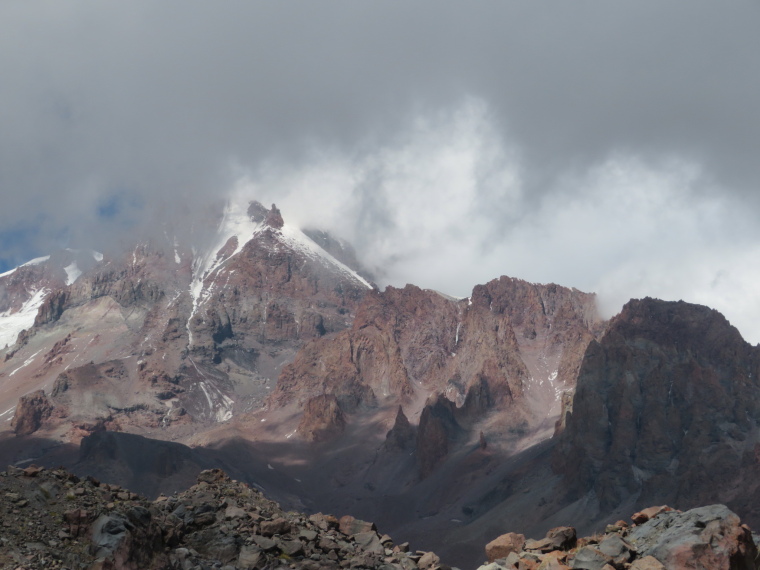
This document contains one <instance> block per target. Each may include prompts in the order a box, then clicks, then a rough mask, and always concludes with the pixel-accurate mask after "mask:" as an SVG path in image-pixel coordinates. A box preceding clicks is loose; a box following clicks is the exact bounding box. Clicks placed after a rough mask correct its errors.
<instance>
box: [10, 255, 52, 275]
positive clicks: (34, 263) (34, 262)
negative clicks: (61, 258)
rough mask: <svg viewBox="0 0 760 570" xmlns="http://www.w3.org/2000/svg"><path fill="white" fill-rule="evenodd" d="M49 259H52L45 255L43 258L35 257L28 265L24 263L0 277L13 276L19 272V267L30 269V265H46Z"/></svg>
mask: <svg viewBox="0 0 760 570" xmlns="http://www.w3.org/2000/svg"><path fill="white" fill-rule="evenodd" d="M48 259H50V256H49V255H45V256H43V257H35V258H34V259H30V260H29V261H27V262H26V263H22V264H21V265H19V266H18V267H14V268H13V269H11V270H9V271H6V272H5V273H0V277H7V276H8V275H12V274H13V273H15V272H16V271H17V270H18V268H19V267H29V266H30V265H39V264H40V263H45V262H46V261H47V260H48Z"/></svg>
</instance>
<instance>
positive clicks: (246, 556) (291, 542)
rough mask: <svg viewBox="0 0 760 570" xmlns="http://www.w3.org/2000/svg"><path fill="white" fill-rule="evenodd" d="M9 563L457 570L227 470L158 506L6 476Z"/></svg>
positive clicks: (52, 474)
mask: <svg viewBox="0 0 760 570" xmlns="http://www.w3.org/2000/svg"><path fill="white" fill-rule="evenodd" d="M0 513H1V515H0V519H1V520H2V527H0V567H2V568H24V569H31V568H69V569H73V568H90V569H93V570H94V569H98V570H105V569H129V570H138V569H140V570H142V569H182V570H190V569H193V570H195V569H201V568H204V569H205V568H223V569H225V570H234V569H259V570H261V569H264V568H267V569H275V568H304V569H310V570H319V569H325V570H326V569H334V568H367V569H373V568H377V569H383V570H416V569H418V568H419V569H423V570H436V569H446V568H449V567H448V566H445V565H443V564H441V563H440V560H439V558H438V557H437V556H436V555H435V554H434V553H432V552H417V553H414V554H413V553H410V552H408V545H406V544H401V545H394V543H393V541H392V540H391V538H390V537H388V536H387V535H380V534H378V533H377V531H376V529H375V526H374V525H373V524H372V523H367V522H364V521H360V520H356V519H354V518H353V517H343V518H342V519H341V520H340V521H339V520H338V519H337V518H335V517H333V516H330V515H323V514H315V515H311V516H306V515H303V514H299V513H293V512H287V513H286V512H284V511H282V510H281V509H280V507H279V505H278V504H277V503H275V502H273V501H270V500H268V499H266V498H265V497H264V496H263V495H262V494H261V493H260V492H258V491H257V490H255V489H252V488H251V487H249V486H248V485H246V484H244V483H239V482H237V481H233V480H231V479H230V478H229V477H227V476H226V475H225V474H224V473H223V472H222V471H220V470H218V469H214V470H208V471H203V472H201V474H200V475H199V476H198V483H197V484H196V485H194V486H193V487H191V488H190V489H188V490H187V491H184V492H182V493H179V494H175V495H173V496H171V497H165V496H161V497H159V498H158V499H157V500H155V501H153V502H150V501H148V500H146V499H144V498H142V497H140V496H138V495H136V494H134V493H131V492H129V491H126V490H124V489H122V488H120V487H118V486H115V485H108V484H105V483H99V482H98V481H97V480H95V479H93V478H87V479H85V480H81V479H79V478H78V477H76V476H75V475H72V474H71V473H68V472H66V471H64V470H62V469H58V470H45V469H42V468H39V467H34V466H32V467H28V468H26V469H23V470H22V469H18V468H13V467H9V470H8V471H5V472H2V473H0Z"/></svg>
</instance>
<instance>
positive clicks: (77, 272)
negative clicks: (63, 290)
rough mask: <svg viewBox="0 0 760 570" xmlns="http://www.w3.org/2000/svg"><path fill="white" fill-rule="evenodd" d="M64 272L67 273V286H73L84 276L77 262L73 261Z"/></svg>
mask: <svg viewBox="0 0 760 570" xmlns="http://www.w3.org/2000/svg"><path fill="white" fill-rule="evenodd" d="M63 270H64V271H65V272H66V285H73V284H74V282H76V280H77V279H79V277H80V276H81V275H82V270H81V269H79V266H78V265H77V262H76V261H72V262H71V263H70V264H69V265H67V266H66V267H64V268H63Z"/></svg>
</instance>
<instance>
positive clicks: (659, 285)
mask: <svg viewBox="0 0 760 570" xmlns="http://www.w3.org/2000/svg"><path fill="white" fill-rule="evenodd" d="M524 174H526V173H525V172H524V167H523V166H522V165H521V163H520V160H519V152H518V151H517V150H516V148H515V146H514V145H513V144H511V143H510V142H509V141H506V140H504V138H503V137H501V136H500V135H499V134H498V133H497V131H496V130H495V129H493V128H492V126H491V125H490V123H489V112H488V108H487V106H486V105H485V104H484V103H483V102H482V101H479V100H476V99H468V100H467V101H466V102H465V103H463V104H462V106H460V107H458V108H456V109H453V110H451V111H450V112H449V113H436V114H434V115H428V116H422V117H420V118H418V119H417V120H415V121H414V122H413V124H412V125H411V126H410V127H409V129H408V130H407V131H406V132H405V133H403V135H402V136H400V137H398V138H397V139H396V140H395V141H393V143H392V144H387V145H385V146H383V147H380V148H375V149H373V150H370V151H366V152H357V153H356V154H355V155H353V156H349V155H347V154H341V153H340V152H338V151H329V150H324V149H322V150H320V151H319V152H316V151H315V152H313V153H312V154H311V157H310V159H309V160H308V161H307V162H306V163H304V164H284V163H279V164H277V165H276V166H275V165H274V164H272V163H270V164H269V165H268V166H266V167H263V168H261V169H259V170H258V171H256V172H249V173H247V174H246V175H245V176H243V177H242V178H241V180H240V182H239V183H238V185H237V190H236V191H237V192H240V193H243V194H246V195H249V196H251V197H254V196H255V197H258V198H259V199H264V200H271V201H276V202H277V203H278V205H279V206H280V207H281V208H282V210H283V212H284V214H285V216H286V218H288V219H291V220H296V221H297V222H298V223H300V224H302V225H316V226H321V227H328V228H331V229H333V231H335V232H336V233H338V234H340V235H342V236H343V237H346V238H348V239H350V240H351V241H352V242H353V243H355V244H356V245H357V248H358V250H359V254H360V257H361V258H362V259H363V260H364V262H365V263H367V264H368V265H369V266H371V267H373V268H375V269H378V268H379V269H381V270H382V271H383V273H382V274H381V282H382V284H392V285H395V286H403V285H404V284H405V283H407V282H409V283H415V284H417V285H420V286H422V287H429V288H434V289H438V290H441V291H444V292H446V293H450V294H454V295H459V296H465V295H468V294H469V292H470V290H471V288H472V287H473V286H474V285H475V284H477V283H483V282H486V281H488V280H490V279H493V278H495V277H497V276H499V275H502V274H505V275H510V276H513V277H519V278H523V279H527V280H529V281H534V282H555V283H558V284H561V285H566V286H575V287H578V288H580V289H583V290H587V291H596V292H598V293H599V297H600V306H601V308H602V310H603V311H604V312H605V313H606V314H607V315H608V316H611V315H612V314H614V313H615V312H617V311H618V310H619V309H620V307H621V306H622V304H623V303H624V302H625V301H627V300H628V299H629V298H632V297H643V296H654V297H660V298H663V299H672V300H677V299H684V300H686V301H691V302H697V303H702V304H706V305H709V306H711V307H714V308H717V309H718V310H720V311H721V312H723V313H724V314H725V315H726V316H727V317H728V318H729V320H731V321H732V322H733V323H734V324H735V325H737V327H738V328H740V330H741V331H742V333H743V334H744V335H745V337H746V338H747V339H748V340H750V341H752V342H758V341H760V326H758V325H757V324H756V323H758V322H760V293H757V292H755V289H756V288H755V287H754V283H756V282H757V279H758V277H760V268H758V264H757V260H758V259H759V258H758V254H760V232H758V231H757V230H755V228H754V224H753V222H752V218H751V215H750V212H751V210H749V209H748V208H747V206H746V203H745V202H743V201H742V200H741V199H740V197H737V196H736V195H734V194H730V193H723V192H720V190H719V189H717V188H715V187H711V186H710V182H709V180H708V179H707V177H706V175H705V174H704V173H703V171H702V169H701V168H700V166H699V165H698V164H696V163H695V162H693V161H687V160H683V159H677V158H672V159H669V160H662V161H660V162H659V163H657V164H652V163H649V162H646V161H644V160H642V159H637V158H635V157H631V156H626V155H624V154H620V153H619V154H616V155H613V156H611V157H609V158H608V159H607V160H606V161H604V162H603V163H601V164H598V165H596V166H594V167H593V168H590V169H588V170H586V171H585V172H580V173H578V172H576V173H573V174H572V175H571V174H565V175H562V176H559V177H557V178H555V179H554V180H552V181H550V182H549V183H548V184H547V187H545V188H541V189H540V193H539V194H538V196H537V197H536V196H534V197H532V196H530V194H529V192H528V190H527V189H526V184H525V183H524V182H523V175H524ZM527 174H531V173H527Z"/></svg>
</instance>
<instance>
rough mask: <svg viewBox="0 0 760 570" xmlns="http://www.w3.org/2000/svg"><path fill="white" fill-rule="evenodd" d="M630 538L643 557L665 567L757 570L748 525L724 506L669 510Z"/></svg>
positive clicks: (637, 530) (755, 555) (754, 549)
mask: <svg viewBox="0 0 760 570" xmlns="http://www.w3.org/2000/svg"><path fill="white" fill-rule="evenodd" d="M628 538H629V540H630V542H631V544H633V545H634V546H635V547H636V548H637V549H638V551H639V554H640V555H641V556H642V557H645V556H653V557H654V558H656V559H657V560H659V561H660V562H661V563H662V564H663V565H664V566H665V567H666V568H673V569H681V568H684V569H685V568H710V569H711V570H755V567H756V566H755V558H756V557H757V547H756V546H755V543H754V542H753V541H752V533H751V532H750V530H749V528H747V527H746V526H745V525H742V524H741V520H740V519H739V517H738V516H737V515H736V514H734V513H733V512H732V511H730V510H729V509H728V507H726V506H725V505H710V506H707V507H700V508H697V509H692V510H690V511H686V512H683V513H680V512H677V511H670V512H665V513H661V514H660V516H658V517H656V518H654V519H651V520H649V521H648V522H646V523H644V524H642V525H640V526H638V527H636V528H634V529H633V530H632V531H631V532H630V534H629V535H628Z"/></svg>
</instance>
